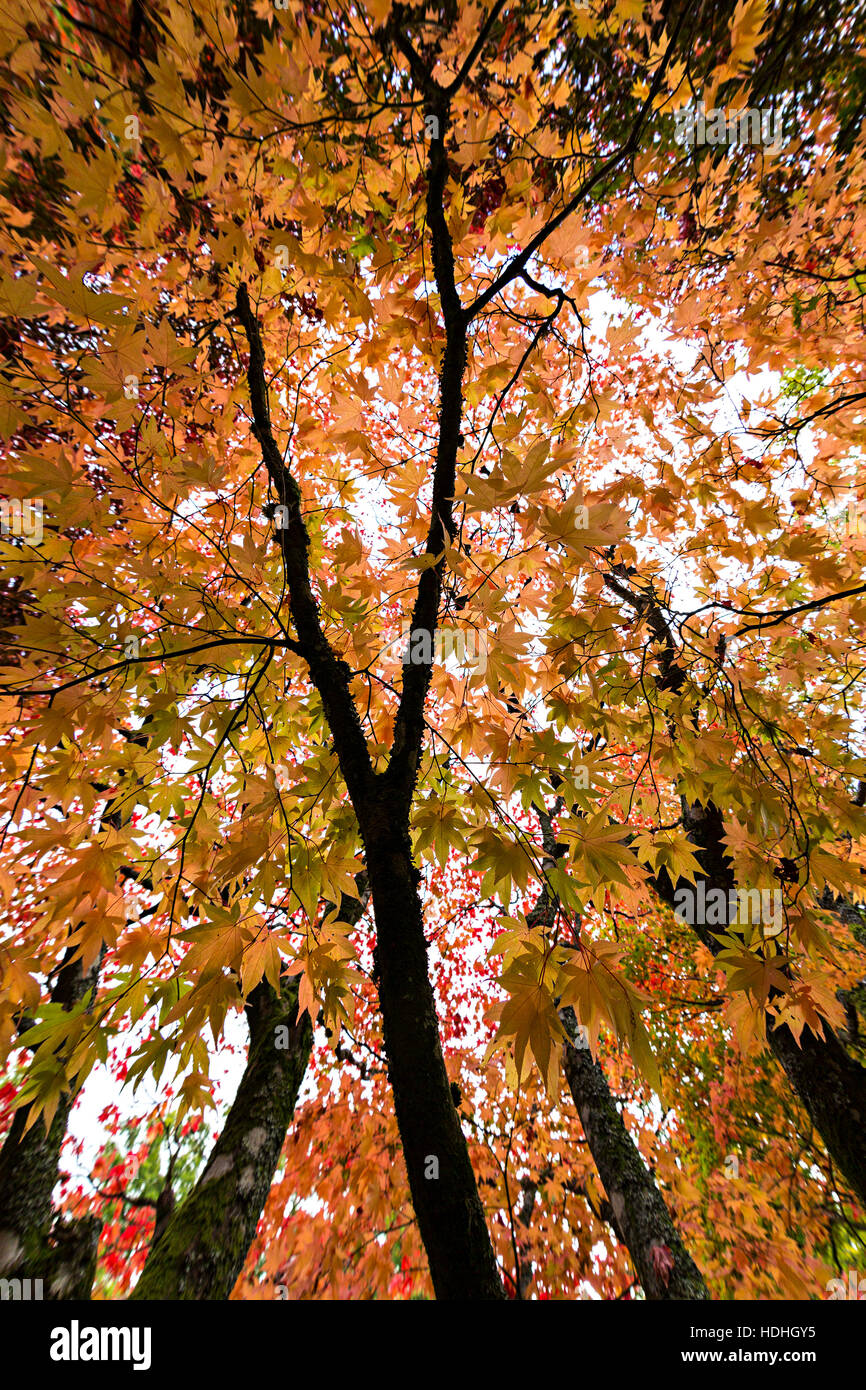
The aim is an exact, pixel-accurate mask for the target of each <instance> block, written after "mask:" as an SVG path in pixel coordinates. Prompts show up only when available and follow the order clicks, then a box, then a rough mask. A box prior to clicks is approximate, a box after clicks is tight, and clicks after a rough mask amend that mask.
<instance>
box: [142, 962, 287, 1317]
mask: <svg viewBox="0 0 866 1390" xmlns="http://www.w3.org/2000/svg"><path fill="white" fill-rule="evenodd" d="M246 1012H247V1018H248V1020H249V1028H250V1046H249V1053H248V1057H247V1065H246V1070H245V1071H244V1075H243V1077H242V1079H241V1083H240V1086H239V1087H238V1092H237V1095H236V1096H235V1100H234V1103H233V1105H232V1107H231V1109H230V1110H229V1113H228V1117H227V1119H226V1122H225V1125H224V1126H223V1131H222V1133H221V1135H220V1137H219V1139H218V1140H217V1141H216V1143H215V1144H214V1147H213V1149H212V1150H211V1154H210V1157H209V1159H208V1162H207V1165H206V1167H205V1169H204V1172H203V1173H202V1175H201V1177H200V1178H199V1180H198V1182H197V1183H196V1185H195V1187H194V1188H193V1190H192V1192H191V1193H190V1194H189V1196H188V1197H187V1198H186V1200H185V1201H184V1202H182V1203H181V1205H180V1206H179V1207H177V1208H176V1209H175V1211H174V1212H173V1213H172V1214H171V1216H170V1217H169V1218H168V1220H167V1221H166V1223H165V1225H164V1227H163V1230H162V1232H161V1234H160V1235H159V1236H158V1237H157V1239H156V1240H155V1241H154V1242H153V1245H152V1246H151V1251H150V1254H149V1256H148V1259H147V1262H146V1264H145V1266H144V1271H143V1273H142V1275H141V1278H140V1279H139V1281H138V1284H137V1285H136V1287H135V1289H134V1291H133V1293H132V1295H131V1297H132V1298H133V1299H138V1300H141V1299H160V1300H166V1299H227V1298H228V1296H229V1294H230V1293H231V1291H232V1288H233V1287H234V1284H235V1281H236V1280H237V1277H238V1275H239V1274H240V1272H241V1270H242V1268H243V1265H244V1260H245V1259H246V1257H247V1252H248V1250H249V1248H250V1245H251V1244H252V1240H253V1237H254V1236H255V1233H256V1227H257V1225H258V1222H259V1218H260V1216H261V1213H262V1210H263V1208H264V1205H265V1199H266V1198H267V1195H268V1192H269V1191H270V1188H271V1183H272V1182H273V1177H274V1173H275V1171H276V1167H277V1163H278V1161H279V1157H280V1151H281V1149H282V1147H283V1141H284V1140H285V1137H286V1131H287V1130H288V1127H289V1124H290V1122H291V1119H292V1115H293V1114H294V1110H295V1103H296V1101H297V1098H298V1091H299V1089H300V1086H301V1082H302V1080H303V1078H304V1073H305V1071H306V1069H307V1063H308V1062H309V1059H310V1050H311V1047H312V1041H313V1030H312V1027H311V1024H310V1020H309V1017H308V1015H306V1014H305V1015H304V1017H303V1018H302V1019H301V1020H300V1021H298V977H297V976H293V977H291V978H290V979H288V980H286V982H285V983H284V986H283V989H282V993H281V994H279V995H278V994H277V993H276V991H275V990H274V989H273V988H272V986H271V985H269V984H268V983H266V982H264V981H263V982H262V983H261V984H260V985H258V986H257V987H256V988H255V989H254V990H253V991H252V993H251V994H250V997H249V1001H248V1003H247V1010H246ZM278 1029H285V1030H286V1031H285V1034H282V1033H278V1031H277V1030H278ZM286 1038H287V1039H288V1046H278V1045H277V1044H278V1042H282V1041H285V1039H286Z"/></svg>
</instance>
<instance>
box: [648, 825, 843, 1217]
mask: <svg viewBox="0 0 866 1390" xmlns="http://www.w3.org/2000/svg"><path fill="white" fill-rule="evenodd" d="M683 821H684V824H685V826H686V829H687V830H688V833H689V838H690V839H691V840H692V842H693V843H694V844H695V846H696V847H697V851H698V858H699V859H700V860H701V864H702V866H703V868H704V869H705V871H706V873H707V878H706V885H707V891H709V890H710V889H711V888H721V889H723V890H724V892H725V893H727V892H729V890H730V889H731V888H735V887H736V880H735V878H734V874H733V872H732V870H731V862H730V860H729V859H728V857H727V853H726V850H725V845H724V840H723V836H724V833H725V826H724V818H723V816H722V813H721V812H720V811H719V809H718V807H717V806H714V805H713V804H712V803H710V804H709V805H708V806H701V805H700V804H699V803H695V804H693V805H691V806H687V805H686V804H685V803H684V810H683ZM650 882H651V884H652V886H653V888H654V889H655V891H656V892H657V893H658V895H659V897H661V898H662V899H663V901H664V902H666V903H667V904H668V905H669V906H671V907H673V906H674V902H675V893H676V890H677V889H678V888H684V887H690V885H687V884H686V882H685V880H683V879H681V880H679V882H678V883H677V884H672V883H671V880H670V877H669V875H668V873H667V872H666V870H664V869H662V870H661V871H660V872H659V873H658V874H657V875H656V876H655V877H654V878H652V879H651V880H650ZM692 929H693V931H694V932H695V934H696V935H697V936H698V937H699V938H700V940H701V941H702V942H703V944H704V945H705V946H706V947H707V948H708V949H709V950H710V951H712V953H713V955H716V954H717V953H718V952H719V950H720V949H721V947H720V945H719V942H718V941H717V940H716V938H715V936H714V935H713V933H712V932H711V931H710V930H708V929H707V928H706V927H705V926H702V925H701V924H700V923H695V924H694V926H693V928H692ZM774 1022H775V1020H774V1019H773V1018H772V1017H770V1016H769V1015H768V1017H767V1042H768V1046H769V1048H770V1051H771V1052H772V1054H773V1056H774V1057H775V1058H776V1060H777V1061H778V1062H779V1063H781V1065H782V1067H783V1068H784V1071H785V1075H786V1076H787V1078H788V1080H789V1082H790V1083H791V1087H792V1089H793V1091H794V1093H795V1094H796V1096H797V1097H798V1099H799V1100H800V1102H801V1104H802V1105H803V1107H804V1109H805V1110H806V1113H807V1114H808V1116H809V1118H810V1120H811V1121H812V1123H813V1124H814V1126H815V1128H816V1129H817V1131H818V1133H819V1134H820V1135H821V1138H822V1139H823V1141H824V1145H825V1147H826V1149H827V1152H828V1154H829V1155H830V1157H831V1158H832V1160H833V1162H834V1163H835V1164H836V1165H837V1167H838V1168H839V1170H840V1172H841V1173H843V1174H844V1175H845V1177H846V1178H847V1180H848V1182H849V1183H850V1184H851V1188H852V1190H853V1191H854V1192H855V1193H856V1194H857V1196H858V1197H859V1199H860V1201H861V1202H863V1203H864V1204H866V1068H864V1067H862V1066H861V1065H860V1064H859V1063H858V1062H856V1061H855V1060H854V1059H853V1058H852V1057H850V1056H849V1055H848V1053H847V1052H846V1051H845V1049H844V1047H843V1046H842V1044H841V1042H840V1041H839V1039H838V1037H837V1036H836V1034H835V1033H834V1031H833V1029H832V1028H831V1027H830V1025H829V1023H827V1022H826V1021H825V1022H824V1032H825V1035H826V1036H825V1037H823V1038H819V1037H816V1035H815V1034H814V1033H812V1032H811V1031H810V1030H809V1029H808V1028H804V1029H803V1032H802V1034H801V1037H800V1041H799V1042H797V1040H796V1039H795V1038H794V1035H793V1033H792V1032H791V1030H790V1028H788V1027H787V1026H786V1025H784V1024H783V1025H782V1026H781V1027H773V1026H772V1025H773V1023H774Z"/></svg>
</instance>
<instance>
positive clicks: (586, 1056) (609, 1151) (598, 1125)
mask: <svg viewBox="0 0 866 1390" xmlns="http://www.w3.org/2000/svg"><path fill="white" fill-rule="evenodd" d="M560 1017H561V1019H562V1022H563V1025H564V1027H565V1029H566V1032H568V1033H569V1034H570V1036H571V1037H572V1038H573V1037H574V1036H575V1034H576V1031H577V1019H576V1018H575V1016H574V1012H573V1010H572V1009H563V1010H562V1011H561V1013H560ZM564 1063H565V1075H566V1078H567V1080H568V1085H569V1089H570V1091H571V1094H572V1096H573V1098H574V1103H575V1105H576V1107H577V1112H578V1114H579V1115H580V1120H581V1124H582V1125H583V1131H584V1134H585V1135H586V1138H587V1142H588V1144H589V1148H590V1152H591V1153H592V1157H593V1160H594V1162H595V1166H596V1168H597V1169H598V1174H599V1177H600V1178H601V1180H602V1182H603V1183H604V1188H605V1191H606V1193H607V1197H608V1201H609V1203H610V1209H611V1224H612V1225H613V1228H614V1231H615V1233H616V1235H617V1238H618V1239H619V1240H621V1241H622V1243H623V1244H624V1245H625V1246H626V1247H627V1249H628V1252H629V1254H630V1255H631V1259H632V1264H633V1265H634V1268H635V1273H636V1274H637V1277H638V1279H639V1280H640V1283H641V1287H642V1288H643V1291H644V1293H645V1294H646V1296H647V1298H648V1299H706V1298H709V1293H708V1291H707V1286H706V1284H705V1283H704V1281H703V1278H702V1277H701V1273H700V1270H699V1269H698V1267H697V1265H696V1264H695V1262H694V1260H693V1259H692V1257H691V1255H690V1254H689V1252H688V1251H687V1250H686V1247H685V1245H684V1244H683V1241H682V1239H681V1237H680V1235H679V1232H678V1231H677V1228H676V1226H675V1225H674V1223H673V1220H672V1218H671V1214H670V1212H669V1211H668V1208H667V1204H666V1203H665V1200H664V1197H663V1196H662V1194H661V1193H660V1192H659V1189H658V1187H657V1186H656V1183H655V1180H654V1178H653V1176H652V1173H651V1172H650V1170H649V1169H648V1167H647V1166H646V1164H645V1163H644V1161H643V1159H642V1158H641V1156H640V1153H639V1152H638V1150H637V1148H636V1146H635V1144H634V1142H633V1140H632V1139H631V1138H630V1136H629V1133H628V1130H627V1129H626V1127H625V1124H624V1123H623V1119H622V1116H621V1115H620V1113H619V1111H618V1110H617V1107H616V1103H615V1101H614V1099H613V1096H612V1095H611V1093H610V1088H609V1086H608V1084H607V1079H606V1077H605V1075H604V1072H603V1071H602V1069H601V1066H600V1065H599V1063H598V1062H597V1061H594V1060H593V1057H592V1053H591V1052H590V1051H589V1050H588V1049H587V1048H578V1047H575V1046H574V1045H573V1043H572V1042H570V1041H569V1042H566V1044H565V1055H564Z"/></svg>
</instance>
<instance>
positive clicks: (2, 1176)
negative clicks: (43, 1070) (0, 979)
mask: <svg viewBox="0 0 866 1390" xmlns="http://www.w3.org/2000/svg"><path fill="white" fill-rule="evenodd" d="M74 955H75V950H74V949H73V948H70V949H69V950H68V951H67V952H66V955H65V957H64V960H63V964H62V965H61V968H60V971H59V973H58V977H57V981H56V984H55V986H54V989H53V990H52V992H51V1001H52V1003H54V1004H62V1005H63V1007H64V1008H67V1009H71V1008H73V1007H74V1006H75V1005H76V1004H78V1003H80V1002H81V1000H82V999H84V998H85V997H86V996H87V994H88V993H89V992H90V991H91V990H93V989H95V986H96V982H97V979H98V976H99V969H100V965H101V961H102V957H101V956H100V958H99V960H98V961H96V962H95V963H94V965H93V966H92V967H91V969H90V970H88V971H87V972H84V971H82V969H81V964H80V962H79V961H76V960H73V957H74ZM22 1037H23V1039H24V1040H25V1041H26V1037H27V1033H26V1028H25V1029H24V1030H23V1032H22ZM73 1099H74V1097H73V1096H72V1094H71V1093H70V1092H68V1091H67V1092H64V1094H63V1095H62V1096H61V1097H60V1100H59V1102H58V1105H57V1109H56V1111H55V1112H54V1117H53V1119H52V1121H51V1125H50V1127H49V1129H48V1130H47V1131H46V1129H45V1124H44V1123H43V1120H42V1118H41V1117H40V1118H39V1119H37V1120H36V1121H35V1122H34V1123H33V1124H32V1125H31V1126H30V1128H29V1129H27V1130H26V1132H25V1126H26V1124H27V1119H28V1116H29V1114H30V1107H29V1106H22V1107H21V1109H19V1110H17V1111H16V1112H15V1115H14V1117H13V1120H12V1126H11V1128H10V1130H9V1133H8V1134H7V1136H6V1140H5V1142H4V1144H3V1149H2V1151H0V1276H2V1277H4V1278H20V1279H28V1278H29V1279H36V1278H39V1279H42V1280H43V1281H44V1282H45V1285H46V1293H47V1294H48V1296H49V1297H66V1296H68V1295H66V1294H65V1293H64V1292H63V1290H64V1289H65V1288H66V1287H67V1286H71V1284H70V1279H68V1278H67V1275H66V1274H65V1273H64V1274H63V1275H62V1277H60V1273H59V1265H58V1258H59V1251H58V1246H59V1245H60V1244H63V1245H64V1247H65V1249H66V1251H67V1252H68V1251H69V1249H70V1245H69V1235H70V1231H71V1229H72V1228H70V1227H64V1228H58V1232H57V1240H56V1241H55V1239H54V1236H53V1235H52V1225H53V1221H54V1209H53V1206H52V1202H51V1194H52V1192H53V1191H54V1188H55V1186H56V1184H57V1180H58V1165H59V1160H60V1150H61V1147H62V1145H63V1139H64V1136H65V1134H66V1125H67V1121H68V1119H69V1112H70V1110H71V1109H72V1103H73ZM75 1229H76V1230H77V1231H78V1233H79V1235H84V1234H86V1237H87V1240H86V1242H85V1243H87V1244H90V1243H91V1235H92V1231H91V1228H90V1227H88V1228H87V1231H86V1233H85V1231H84V1228H80V1230H79V1228H78V1227H76V1228H75ZM61 1230H62V1232H63V1233H65V1239H64V1240H61V1238H60V1237H61ZM97 1237H98V1231H97ZM94 1249H95V1246H94ZM60 1263H61V1264H62V1265H63V1267H64V1269H65V1257H64V1258H63V1259H61V1260H60ZM76 1264H77V1265H79V1266H80V1261H79V1260H78V1259H77V1257H76ZM67 1273H68V1271H67ZM91 1278H92V1272H91ZM71 1282H72V1283H74V1286H75V1290H76V1295H75V1296H77V1297H82V1298H87V1297H89V1293H90V1289H89V1286H88V1287H87V1290H86V1292H82V1277H81V1275H80V1274H78V1275H77V1276H76V1277H75V1279H74V1280H72V1281H71ZM52 1288H53V1289H54V1292H52Z"/></svg>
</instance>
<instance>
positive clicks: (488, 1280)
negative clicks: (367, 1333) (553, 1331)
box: [365, 799, 505, 1300]
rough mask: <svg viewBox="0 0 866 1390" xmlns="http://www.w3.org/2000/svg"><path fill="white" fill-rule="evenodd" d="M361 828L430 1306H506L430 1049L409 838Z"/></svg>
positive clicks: (439, 1061) (437, 1059) (449, 1100)
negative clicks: (442, 1302) (433, 1300)
mask: <svg viewBox="0 0 866 1390" xmlns="http://www.w3.org/2000/svg"><path fill="white" fill-rule="evenodd" d="M374 819H375V821H376V824H375V826H374V827H366V826H365V831H366V833H365V840H366V848H367V865H368V870H369V875H370V886H371V890H372V894H373V907H374V911H375V916H376V972H377V976H378V981H377V982H378V989H379V1002H380V1005H381V1009H382V1024H383V1033H384V1041H385V1053H386V1056H387V1059H388V1077H389V1080H390V1083H391V1088H392V1091H393V1094H394V1109H395V1111H396V1115H397V1125H398V1127H399V1130H400V1140H401V1143H402V1147H403V1155H404V1158H405V1161H406V1171H407V1173H408V1176H409V1187H410V1190H411V1193H412V1205H413V1206H414V1208H415V1215H416V1216H417V1218H418V1227H419V1230H420V1232H421V1239H422V1240H423V1242H424V1248H425V1250H426V1252H427V1259H428V1263H429V1266H430V1277H431V1279H432V1280H433V1288H434V1290H435V1293H436V1297H437V1299H465V1300H476V1299H482V1300H485V1299H500V1298H504V1297H505V1292H504V1289H503V1287H502V1280H501V1277H500V1275H499V1271H498V1269H497V1265H496V1257H495V1255H494V1253H493V1247H492V1245H491V1242H490V1236H489V1233H488V1230H487V1223H486V1220H485V1216H484V1208H483V1206H482V1204H481V1199H480V1197H479V1195H478V1189H477V1186H476V1183H475V1174H474V1173H473V1171H472V1164H471V1162H470V1159H469V1152H468V1149H467V1146H466V1139H465V1137H464V1134H463V1131H462V1129H461V1127H460V1120H459V1117H458V1114H457V1110H456V1108H455V1105H454V1100H453V1097H452V1095H451V1087H450V1083H449V1081H448V1073H447V1072H446V1070H445V1062H444V1059H443V1057H442V1048H441V1046H440V1042H439V1028H438V1022H437V1017H436V1005H435V1000H434V996H433V989H432V986H431V984H430V978H429V975H428V972H427V942H426V940H425V938H424V922H423V917H422V911H421V902H420V899H419V896H418V889H417V882H418V873H417V870H416V869H415V868H414V866H413V864H412V858H411V854H410V849H409V838H408V834H407V833H406V832H405V831H403V832H402V833H399V832H398V831H397V828H396V827H394V826H392V825H391V824H390V818H389V815H388V811H387V807H386V805H385V802H384V799H383V801H382V802H381V803H380V807H379V815H378V816H377V817H375V818H374Z"/></svg>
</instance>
